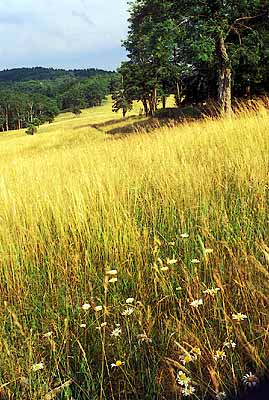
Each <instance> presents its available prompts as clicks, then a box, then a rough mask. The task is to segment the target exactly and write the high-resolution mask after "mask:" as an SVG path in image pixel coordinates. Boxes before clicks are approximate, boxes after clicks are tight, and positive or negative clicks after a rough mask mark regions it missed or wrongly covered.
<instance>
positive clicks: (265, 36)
mask: <svg viewBox="0 0 269 400" xmlns="http://www.w3.org/2000/svg"><path fill="white" fill-rule="evenodd" d="M129 4H130V18H129V32H128V37H127V39H126V41H125V42H124V46H125V48H126V50H127V52H128V58H129V60H128V61H126V62H124V63H123V64H122V65H121V67H120V68H119V70H118V72H119V74H120V76H119V77H118V79H117V80H116V83H115V85H114V95H113V98H114V110H115V111H117V110H119V109H122V110H123V112H124V113H126V110H128V109H129V108H130V107H131V103H132V101H134V100H139V101H141V102H142V103H143V107H144V112H145V114H147V115H148V114H151V115H153V114H154V113H155V111H156V108H157V105H158V103H161V105H162V107H165V105H166V98H167V96H169V95H171V94H174V95H175V100H176V104H177V105H178V106H179V107H180V106H181V105H182V104H184V102H201V101H205V100H207V99H208V98H214V99H216V102H217V104H218V106H219V110H220V112H222V113H225V112H229V111H230V110H231V98H232V96H245V95H250V94H261V93H265V92H268V91H269V2H268V0H255V1H253V0H236V1H235V0H181V1H178V0H166V1H162V0H133V1H131V2H130V3H129Z"/></svg>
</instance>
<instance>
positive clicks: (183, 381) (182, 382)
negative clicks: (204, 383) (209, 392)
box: [177, 371, 195, 397]
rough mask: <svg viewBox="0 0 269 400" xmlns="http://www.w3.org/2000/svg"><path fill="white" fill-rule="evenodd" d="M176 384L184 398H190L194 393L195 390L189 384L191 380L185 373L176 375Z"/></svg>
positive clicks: (180, 372) (181, 372)
mask: <svg viewBox="0 0 269 400" xmlns="http://www.w3.org/2000/svg"><path fill="white" fill-rule="evenodd" d="M177 383H178V384H179V386H181V388H182V389H181V392H182V395H183V396H185V397H188V396H191V395H192V394H193V393H194V392H195V388H194V387H193V386H192V384H191V378H190V377H188V376H187V375H186V374H185V372H183V371H179V372H178V373H177Z"/></svg>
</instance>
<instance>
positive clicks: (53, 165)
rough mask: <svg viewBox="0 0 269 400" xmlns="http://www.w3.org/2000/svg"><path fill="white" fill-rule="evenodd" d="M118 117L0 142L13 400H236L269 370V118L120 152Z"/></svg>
mask: <svg viewBox="0 0 269 400" xmlns="http://www.w3.org/2000/svg"><path fill="white" fill-rule="evenodd" d="M109 106H110V105H109V104H108V105H106V106H104V107H103V108H100V109H96V110H93V111H91V112H85V114H82V116H81V117H80V118H76V119H72V120H69V119H67V118H65V119H64V118H61V119H59V121H58V122H56V123H55V124H53V125H51V126H44V127H42V128H41V133H40V134H39V135H36V136H34V137H28V136H26V135H24V133H23V132H17V133H10V134H3V135H2V136H1V137H0V156H1V161H0V174H1V175H0V176H1V179H0V204H1V207H0V222H1V224H0V265H1V269H0V282H1V313H0V326H1V331H0V349H1V353H0V354H1V356H0V371H1V374H0V379H1V386H0V387H1V391H2V396H3V398H12V399H13V398H15V399H31V400H35V399H36V400H37V399H46V400H48V399H51V398H56V397H57V396H58V398H61V399H71V398H74V399H91V400H94V399H150V400H151V399H153V398H156V399H180V398H181V397H182V396H183V394H184V393H185V392H186V388H191V387H193V388H194V389H195V392H194V393H193V395H192V396H193V398H196V399H203V398H206V397H207V396H208V397H209V398H215V397H216V396H219V398H220V393H221V392H226V393H234V392H237V391H238V390H241V389H242V382H241V379H242V376H243V374H245V373H247V372H250V371H251V372H252V373H254V374H256V375H257V376H258V377H259V378H261V377H262V376H263V375H264V374H265V373H266V368H267V366H268V358H269V357H268V356H269V316H268V305H269V304H268V303H269V279H268V278H269V271H268V265H269V248H268V247H269V243H268V184H269V182H268V176H269V175H268V172H269V140H268V139H269V129H268V121H269V117H268V112H267V111H266V110H265V109H263V108H260V110H259V112H257V113H254V112H251V111H249V110H248V109H243V110H241V113H239V114H238V115H236V116H235V117H234V118H231V119H227V120H211V119H205V120H203V121H200V122H189V123H187V122H186V123H185V124H183V125H181V126H178V127H174V128H173V129H172V128H169V129H168V128H161V129H160V130H158V131H154V132H152V133H151V134H143V133H141V134H140V135H135V136H129V137H128V138H124V139H120V140H107V138H106V137H105V135H104V134H102V133H101V132H99V131H97V130H96V129H94V128H92V127H91V125H92V124H93V123H96V122H100V121H103V120H106V119H107V120H109V119H113V118H114V116H112V114H110V112H109ZM111 270H116V271H117V274H116V272H114V274H115V275H113V272H108V271H111ZM113 278H117V280H116V279H113ZM111 279H112V281H111ZM113 281H114V282H113ZM213 288H214V289H216V290H213V291H209V293H208V292H207V293H205V291H206V290H207V289H213ZM130 298H133V299H134V300H133V303H129V304H127V303H126V299H130ZM195 300H200V301H199V302H196V303H195ZM129 301H130V302H131V301H132V300H129ZM192 302H194V303H192ZM191 303H192V304H191ZM199 303H200V305H199ZM83 304H84V305H85V304H86V306H84V307H83V308H82V305H83ZM87 304H88V306H87ZM90 306H91V307H90ZM98 306H102V309H100V308H101V307H98ZM96 307H97V308H96ZM87 308H88V309H87ZM125 310H128V311H125ZM238 313H242V314H244V315H245V316H246V317H247V318H245V319H243V320H242V321H237V320H236V319H233V314H234V318H236V317H238V318H240V315H239V316H238ZM128 314H129V315H128ZM231 342H232V343H234V344H235V347H233V346H234V344H233V345H231ZM116 361H117V362H116ZM40 363H43V364H40ZM111 364H115V366H111ZM42 367H44V368H42ZM39 368H40V369H39ZM179 371H182V372H184V373H185V375H186V377H187V378H188V377H189V378H190V379H191V382H189V383H188V385H182V384H180V380H179V379H177V378H179V376H180V375H178V373H179ZM181 376H182V375H181ZM70 380H72V382H71V381H70ZM65 383H66V384H65ZM5 396H6V397H5Z"/></svg>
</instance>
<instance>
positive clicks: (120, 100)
mask: <svg viewBox="0 0 269 400" xmlns="http://www.w3.org/2000/svg"><path fill="white" fill-rule="evenodd" d="M112 100H113V105H112V111H113V112H118V111H119V110H122V116H123V118H125V116H126V114H127V112H128V111H130V110H131V109H132V108H133V101H132V100H131V99H130V98H129V97H128V95H127V91H126V89H125V88H124V84H123V76H121V78H120V79H119V80H118V81H117V82H116V83H115V86H114V89H113V92H112Z"/></svg>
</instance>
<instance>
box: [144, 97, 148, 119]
mask: <svg viewBox="0 0 269 400" xmlns="http://www.w3.org/2000/svg"><path fill="white" fill-rule="evenodd" d="M142 103H143V106H144V111H145V114H146V117H147V116H148V115H149V109H148V102H147V99H146V98H145V97H143V99H142Z"/></svg>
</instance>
